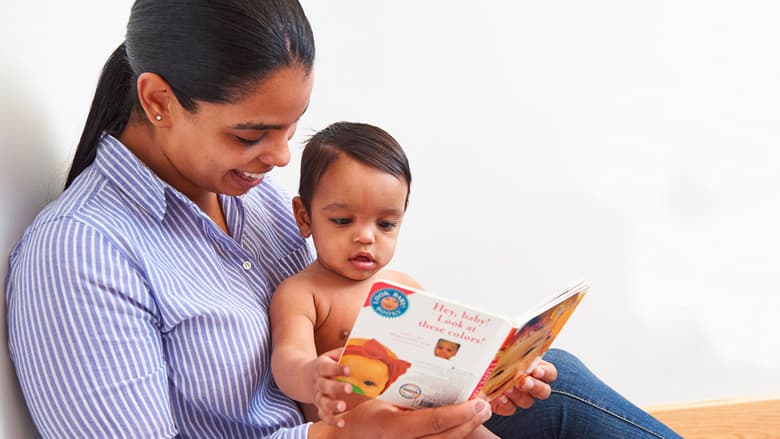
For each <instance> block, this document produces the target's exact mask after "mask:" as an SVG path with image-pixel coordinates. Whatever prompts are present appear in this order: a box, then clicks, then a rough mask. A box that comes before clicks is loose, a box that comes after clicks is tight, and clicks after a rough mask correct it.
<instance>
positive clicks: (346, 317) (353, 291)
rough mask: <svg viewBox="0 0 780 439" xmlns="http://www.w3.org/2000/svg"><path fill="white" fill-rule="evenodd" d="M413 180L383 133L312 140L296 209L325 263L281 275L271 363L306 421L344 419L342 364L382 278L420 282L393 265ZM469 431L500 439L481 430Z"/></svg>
mask: <svg viewBox="0 0 780 439" xmlns="http://www.w3.org/2000/svg"><path fill="white" fill-rule="evenodd" d="M411 181H412V175H411V171H410V169H409V163H408V160H407V158H406V154H405V153H404V151H403V149H401V146H400V145H399V144H398V142H396V140H395V139H394V138H393V137H392V136H390V135H389V134H388V133H387V132H385V131H384V130H382V129H380V128H377V127H375V126H372V125H368V124H362V123H349V122H339V123H335V124H333V125H330V126H329V127H327V128H325V129H324V130H322V131H320V132H318V133H317V134H315V135H314V136H312V138H311V139H310V140H309V141H308V142H307V144H306V147H305V149H304V151H303V157H302V159H301V177H300V187H299V196H298V197H295V198H294V199H293V213H294V215H295V220H296V222H297V224H298V228H299V230H300V233H301V235H302V236H304V237H307V238H308V237H309V236H311V237H312V240H313V241H314V246H315V248H316V249H317V260H316V261H314V262H313V263H312V264H311V265H310V266H309V267H307V268H306V269H304V270H303V271H301V272H300V273H298V274H296V275H294V276H291V277H290V278H288V279H286V280H285V281H284V282H282V283H281V284H280V285H279V287H278V288H277V290H276V292H275V293H274V296H273V299H272V300H271V309H270V318H271V335H272V341H273V353H272V357H271V367H272V370H273V373H274V378H275V379H276V382H277V384H278V385H279V388H280V389H281V390H282V391H283V392H285V393H286V394H287V395H288V396H290V397H291V398H292V399H295V400H296V401H298V402H299V403H301V410H302V411H303V414H304V416H305V418H306V420H307V421H315V420H318V419H321V420H323V421H326V422H330V423H332V424H334V425H338V426H342V425H343V422H344V421H343V419H341V418H340V417H339V416H338V414H339V413H341V412H343V411H345V410H347V408H348V407H351V404H350V405H348V404H347V401H350V402H351V401H352V400H351V396H352V395H350V393H351V392H352V389H353V386H352V384H348V383H345V382H339V381H336V380H335V379H334V378H335V377H338V376H349V375H350V371H349V368H347V367H343V366H340V365H339V364H338V363H337V361H338V358H339V355H340V353H341V351H342V349H343V348H344V345H345V343H346V341H347V338H348V336H349V331H350V330H351V328H352V325H353V323H354V322H355V319H356V318H357V315H358V312H359V311H360V309H361V307H362V305H363V302H364V300H365V297H366V294H368V291H369V289H370V286H371V284H372V283H373V282H374V280H376V279H379V278H382V279H387V280H390V281H395V282H399V283H402V284H405V285H409V286H411V287H415V288H421V286H420V285H419V284H418V283H417V282H416V281H415V280H414V279H413V278H411V277H410V276H408V275H406V274H404V273H401V272H398V271H391V270H385V269H384V268H385V266H387V264H388V263H390V260H391V259H392V257H393V254H394V253H395V246H396V242H397V240H398V234H399V232H400V229H401V224H402V222H403V219H404V213H405V212H406V207H407V204H408V201H409V188H410V184H411ZM469 437H470V438H495V437H496V436H495V435H493V434H492V433H491V432H490V431H489V430H488V429H487V428H485V427H482V426H481V427H479V428H478V429H476V430H475V431H474V432H473V433H472V435H470V436H469Z"/></svg>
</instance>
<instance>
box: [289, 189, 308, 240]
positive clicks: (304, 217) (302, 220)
mask: <svg viewBox="0 0 780 439" xmlns="http://www.w3.org/2000/svg"><path fill="white" fill-rule="evenodd" d="M292 204H293V215H294V216H295V223H296V224H298V230H299V231H300V232H301V236H303V237H304V238H308V237H309V236H311V218H309V212H307V211H306V207H305V206H304V205H303V200H301V197H294V198H293V200H292Z"/></svg>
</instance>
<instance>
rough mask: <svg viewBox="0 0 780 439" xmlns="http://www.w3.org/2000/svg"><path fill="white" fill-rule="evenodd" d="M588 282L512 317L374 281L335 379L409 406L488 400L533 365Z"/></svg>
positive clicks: (577, 302)
mask: <svg viewBox="0 0 780 439" xmlns="http://www.w3.org/2000/svg"><path fill="white" fill-rule="evenodd" d="M587 290H588V285H587V284H586V283H585V282H578V283H576V284H575V285H573V286H571V287H570V288H568V289H566V290H564V291H563V292H561V293H559V294H557V295H555V296H553V297H552V298H550V299H549V300H547V301H545V302H544V303H542V304H541V305H540V306H539V307H537V308H534V309H532V310H531V311H530V312H529V313H527V314H526V315H525V316H524V317H523V318H521V319H510V318H507V317H504V316H500V315H497V314H493V313H489V312H485V311H482V310H479V309H476V308H473V307H470V306H467V305H463V304H460V303H457V302H455V301H452V300H449V299H445V298H442V297H439V296H435V295H432V294H430V293H428V292H425V291H422V290H418V289H414V288H410V287H407V286H404V285H400V284H397V283H393V282H389V281H384V280H380V281H377V282H375V283H374V284H373V285H372V286H371V289H370V291H369V293H368V296H367V297H366V301H365V303H364V305H363V308H362V309H361V311H360V313H359V314H358V318H357V320H356V322H355V325H354V326H353V328H352V332H351V333H350V335H349V339H348V340H347V344H346V347H345V348H344V352H343V353H342V355H341V358H340V360H339V363H340V364H343V365H346V366H349V369H350V376H349V377H339V378H338V379H339V380H341V381H344V382H348V383H350V384H352V388H353V393H356V394H359V395H365V396H366V397H376V398H379V399H382V400H385V401H388V402H391V403H393V404H396V405H398V406H402V407H408V408H422V407H438V406H442V405H447V404H454V403H458V402H461V401H465V400H467V399H472V398H475V397H477V396H480V397H483V398H485V399H487V400H492V399H493V398H496V397H498V396H500V395H501V394H502V393H503V392H504V391H506V390H507V389H509V388H510V387H511V386H513V385H514V384H515V383H517V381H518V380H520V379H522V378H523V377H524V376H525V375H526V374H528V373H529V372H531V371H532V370H533V368H534V367H535V366H536V364H537V363H538V361H539V360H540V359H541V357H542V355H543V354H544V353H545V352H546V351H547V349H548V348H549V347H550V345H551V344H552V342H553V340H554V339H555V337H556V336H557V335H558V332H559V331H560V330H561V328H562V327H563V325H564V324H565V323H566V321H567V320H568V318H569V316H570V315H571V313H572V312H573V311H574V309H575V308H576V306H577V305H578V304H579V302H580V300H581V299H582V297H583V296H584V295H585V293H586V292H587Z"/></svg>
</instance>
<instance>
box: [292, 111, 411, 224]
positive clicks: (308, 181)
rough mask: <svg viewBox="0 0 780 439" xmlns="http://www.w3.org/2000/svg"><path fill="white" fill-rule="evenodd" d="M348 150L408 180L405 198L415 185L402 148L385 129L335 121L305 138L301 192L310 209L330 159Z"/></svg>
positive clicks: (367, 161)
mask: <svg viewBox="0 0 780 439" xmlns="http://www.w3.org/2000/svg"><path fill="white" fill-rule="evenodd" d="M340 154H346V155H347V156H349V157H350V158H352V159H354V160H357V161H358V162H360V163H362V164H364V165H366V166H370V167H372V168H375V169H378V170H380V171H383V172H386V173H388V174H390V175H392V176H394V177H396V178H398V179H399V180H400V179H403V180H405V181H406V184H407V187H408V190H407V191H406V201H405V203H404V209H406V206H407V205H408V204H409V191H410V190H411V186H412V171H411V170H410V169H409V160H408V159H407V158H406V154H405V153H404V150H403V148H401V145H400V144H398V142H397V141H396V140H395V139H394V138H393V136H391V135H390V134H388V133H387V132H386V131H385V130H383V129H381V128H378V127H375V126H373V125H369V124H365V123H356V122H336V123H334V124H332V125H330V126H328V127H327V128H325V129H324V130H322V131H320V132H318V133H316V134H314V135H313V136H311V137H310V138H309V140H308V141H307V142H306V146H305V147H304V149H303V156H302V157H301V179H300V183H299V185H298V195H300V197H301V201H302V202H303V206H304V207H305V208H306V210H307V211H310V210H311V199H312V197H313V195H314V190H315V189H316V188H317V184H318V183H319V181H320V178H322V176H323V175H324V174H325V172H326V171H327V170H328V167H330V165H331V163H333V161H334V160H335V159H336V158H337V157H338V156H339V155H340Z"/></svg>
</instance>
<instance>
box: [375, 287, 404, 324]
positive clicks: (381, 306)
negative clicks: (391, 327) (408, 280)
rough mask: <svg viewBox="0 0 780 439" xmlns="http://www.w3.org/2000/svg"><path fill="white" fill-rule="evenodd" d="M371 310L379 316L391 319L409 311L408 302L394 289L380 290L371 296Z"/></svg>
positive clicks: (402, 294)
mask: <svg viewBox="0 0 780 439" xmlns="http://www.w3.org/2000/svg"><path fill="white" fill-rule="evenodd" d="M371 308H372V309H373V310H374V312H375V313H377V314H379V315H380V316H382V317H387V318H391V319H392V318H396V317H400V316H402V315H403V314H404V313H405V312H406V310H407V309H409V300H408V299H407V298H406V295H405V294H404V293H402V292H401V291H399V290H396V289H395V288H382V289H381V290H377V291H376V292H375V293H374V294H372V295H371Z"/></svg>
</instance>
